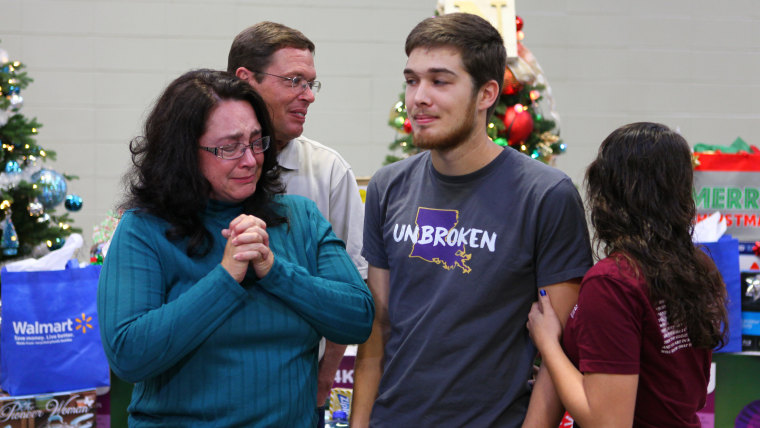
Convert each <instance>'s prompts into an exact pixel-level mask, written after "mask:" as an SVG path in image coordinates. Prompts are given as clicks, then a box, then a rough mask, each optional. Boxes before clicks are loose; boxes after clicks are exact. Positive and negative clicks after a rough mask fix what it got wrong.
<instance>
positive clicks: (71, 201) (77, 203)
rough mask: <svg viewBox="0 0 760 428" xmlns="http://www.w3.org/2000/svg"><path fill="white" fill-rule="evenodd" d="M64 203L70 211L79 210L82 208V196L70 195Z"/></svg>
mask: <svg viewBox="0 0 760 428" xmlns="http://www.w3.org/2000/svg"><path fill="white" fill-rule="evenodd" d="M63 205H64V206H65V207H66V209H67V210H69V211H79V210H81V209H82V197H81V196H79V195H68V196H66V202H64V203H63Z"/></svg>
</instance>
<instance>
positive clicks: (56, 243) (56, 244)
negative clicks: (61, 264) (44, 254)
mask: <svg viewBox="0 0 760 428" xmlns="http://www.w3.org/2000/svg"><path fill="white" fill-rule="evenodd" d="M65 243H66V240H65V239H63V238H55V239H53V240H49V241H47V246H48V248H50V249H51V250H52V251H55V250H57V249H59V248H61V247H63V244H65Z"/></svg>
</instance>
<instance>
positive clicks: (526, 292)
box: [362, 149, 592, 427]
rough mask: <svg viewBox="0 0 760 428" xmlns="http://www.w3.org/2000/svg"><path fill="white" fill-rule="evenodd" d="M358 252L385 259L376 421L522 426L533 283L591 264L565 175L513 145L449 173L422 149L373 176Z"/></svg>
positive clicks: (575, 273)
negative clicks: (384, 334)
mask: <svg viewBox="0 0 760 428" xmlns="http://www.w3.org/2000/svg"><path fill="white" fill-rule="evenodd" d="M362 255H363V256H364V257H365V258H366V259H367V261H368V262H369V264H370V265H373V266H376V267H379V268H384V269H389V270H390V294H389V301H388V312H389V318H390V325H391V332H390V337H389V339H388V342H387V344H386V347H385V361H384V372H383V377H382V380H381V382H380V388H379V391H378V398H377V400H376V401H375V406H374V409H373V412H372V420H371V421H372V425H373V426H377V427H385V426H404V427H406V426H465V425H467V424H470V425H468V426H478V427H489V426H498V427H511V426H520V424H521V422H522V420H523V419H524V417H525V412H526V410H527V405H528V401H529V398H530V390H529V388H528V386H527V381H528V379H529V378H530V377H531V366H532V363H533V359H534V357H535V354H536V350H535V348H534V347H533V345H532V344H531V342H530V337H529V335H528V331H527V329H526V328H525V323H526V322H527V319H528V312H529V311H530V305H531V303H532V302H534V301H535V300H536V295H537V290H538V287H543V286H546V285H551V284H554V283H557V282H562V281H566V280H570V279H573V278H578V277H582V276H583V275H584V274H585V272H586V271H587V270H588V269H589V268H590V267H591V264H592V259H591V250H590V245H589V238H588V231H587V227H586V222H585V216H584V213H583V206H582V203H581V200H580V197H579V195H578V192H577V190H576V189H575V186H573V184H572V182H571V180H570V179H569V178H568V177H567V176H566V175H565V174H563V173H562V172H560V171H559V170H557V169H554V168H552V167H549V166H546V165H544V164H542V163H540V162H537V161H534V160H533V159H530V158H529V157H527V156H525V155H523V154H520V153H518V152H516V151H514V150H511V149H506V150H504V151H503V152H502V153H500V154H499V156H498V157H497V158H496V159H494V160H493V161H492V162H491V163H489V164H488V165H487V166H485V167H484V168H482V169H480V170H478V171H476V172H473V173H471V174H467V175H464V176H457V177H451V176H444V175H442V174H439V173H438V172H437V171H435V169H434V168H433V166H432V163H431V161H430V153H429V152H424V153H421V154H419V155H416V156H413V157H411V158H409V159H406V160H404V161H401V162H398V163H395V164H392V165H389V166H387V167H385V168H383V169H381V170H380V171H378V172H377V173H376V174H375V176H374V177H373V178H372V180H371V182H370V184H369V188H368V189H367V202H366V208H365V226H364V248H363V251H362Z"/></svg>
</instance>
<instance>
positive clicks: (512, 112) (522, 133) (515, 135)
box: [504, 104, 533, 145]
mask: <svg viewBox="0 0 760 428" xmlns="http://www.w3.org/2000/svg"><path fill="white" fill-rule="evenodd" d="M504 126H505V128H506V129H505V130H504V132H505V134H506V136H507V141H509V144H511V145H514V144H516V143H519V142H522V141H525V140H526V139H527V138H528V137H529V136H530V133H531V132H533V116H531V115H530V112H529V111H527V110H525V109H524V108H523V106H522V105H521V104H515V105H514V106H513V107H508V108H507V111H506V112H505V113H504Z"/></svg>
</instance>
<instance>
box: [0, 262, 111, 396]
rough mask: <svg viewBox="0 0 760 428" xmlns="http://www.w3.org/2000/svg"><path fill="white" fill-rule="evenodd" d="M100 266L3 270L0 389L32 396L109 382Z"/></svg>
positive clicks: (0, 278) (0, 276) (1, 275)
mask: <svg viewBox="0 0 760 428" xmlns="http://www.w3.org/2000/svg"><path fill="white" fill-rule="evenodd" d="M100 268H101V266H100V265H90V266H87V267H85V268H72V269H66V270H56V271H37V272H8V271H7V270H6V269H5V268H3V269H2V273H1V274H0V282H1V283H2V296H1V297H0V298H2V303H3V313H2V327H1V328H0V335H1V336H2V337H1V342H2V343H1V344H0V385H1V386H2V388H3V389H4V390H5V391H7V392H8V393H10V394H11V395H26V394H38V393H46V392H56V391H69V390H76V389H85V388H93V387H96V386H106V385H108V384H109V378H108V374H109V371H108V362H107V361H106V356H105V353H104V352H103V346H102V345H101V342H100V332H99V330H98V314H97V312H96V303H97V288H98V275H99V274H100Z"/></svg>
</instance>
